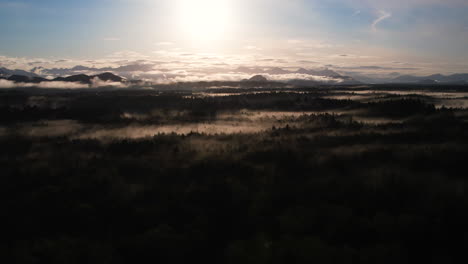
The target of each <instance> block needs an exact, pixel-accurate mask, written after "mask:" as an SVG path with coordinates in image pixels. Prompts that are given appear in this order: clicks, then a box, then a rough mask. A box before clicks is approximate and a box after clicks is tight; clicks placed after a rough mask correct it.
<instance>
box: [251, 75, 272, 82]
mask: <svg viewBox="0 0 468 264" xmlns="http://www.w3.org/2000/svg"><path fill="white" fill-rule="evenodd" d="M249 82H268V79H267V78H266V77H265V76H263V75H255V76H253V77H252V78H250V79H249Z"/></svg>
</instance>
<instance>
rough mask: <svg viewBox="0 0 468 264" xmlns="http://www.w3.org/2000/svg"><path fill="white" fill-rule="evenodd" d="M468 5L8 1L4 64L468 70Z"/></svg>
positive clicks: (416, 1)
mask: <svg viewBox="0 0 468 264" xmlns="http://www.w3.org/2000/svg"><path fill="white" fill-rule="evenodd" d="M467 12H468V0H392V1H385V0H288V1H286V0H80V1H65V0H0V25H2V26H1V27H0V67H7V68H10V69H13V68H18V69H24V70H30V69H31V68H34V67H44V68H48V69H50V68H67V67H73V66H76V65H83V66H86V67H95V68H99V67H122V66H126V65H135V64H148V65H153V66H154V67H153V68H152V70H153V71H155V72H158V73H163V72H164V71H166V72H179V73H181V72H186V73H187V74H189V73H193V72H195V71H199V73H200V72H201V70H200V69H203V72H205V73H206V72H210V71H212V72H213V71H216V70H217V69H221V68H222V69H233V68H236V67H239V66H247V67H281V68H286V69H288V68H294V67H304V68H323V67H327V68H331V69H334V70H337V71H339V72H340V73H353V74H365V75H368V76H380V77H385V76H387V77H388V76H397V75H402V74H414V75H424V74H432V73H444V74H450V73H457V72H468V16H467V15H466V14H467ZM218 77H219V76H218Z"/></svg>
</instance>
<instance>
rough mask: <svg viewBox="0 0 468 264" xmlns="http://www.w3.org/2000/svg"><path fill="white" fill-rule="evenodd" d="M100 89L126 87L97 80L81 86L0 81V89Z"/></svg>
mask: <svg viewBox="0 0 468 264" xmlns="http://www.w3.org/2000/svg"><path fill="white" fill-rule="evenodd" d="M100 87H114V88H126V87H128V86H127V85H126V84H124V83H119V82H111V81H102V80H101V79H99V78H94V79H92V80H91V84H90V85H88V84H83V83H76V82H60V81H54V82H40V83H21V82H19V83H15V82H13V81H9V80H4V79H0V88H1V89H11V88H42V89H86V88H100Z"/></svg>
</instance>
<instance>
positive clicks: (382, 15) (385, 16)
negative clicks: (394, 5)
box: [372, 10, 392, 32]
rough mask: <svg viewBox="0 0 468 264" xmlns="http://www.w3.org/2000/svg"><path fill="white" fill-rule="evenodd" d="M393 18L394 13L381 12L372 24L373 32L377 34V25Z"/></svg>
mask: <svg viewBox="0 0 468 264" xmlns="http://www.w3.org/2000/svg"><path fill="white" fill-rule="evenodd" d="M391 17H392V13H390V12H387V11H384V10H379V17H378V18H377V19H376V20H374V22H372V31H374V32H377V25H379V24H380V23H381V22H382V21H384V20H386V19H389V18H391Z"/></svg>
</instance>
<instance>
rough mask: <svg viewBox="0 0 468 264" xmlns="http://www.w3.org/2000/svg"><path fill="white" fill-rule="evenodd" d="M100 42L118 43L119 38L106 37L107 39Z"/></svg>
mask: <svg viewBox="0 0 468 264" xmlns="http://www.w3.org/2000/svg"><path fill="white" fill-rule="evenodd" d="M102 40H104V41H119V40H120V38H115V37H107V38H103V39H102Z"/></svg>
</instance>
